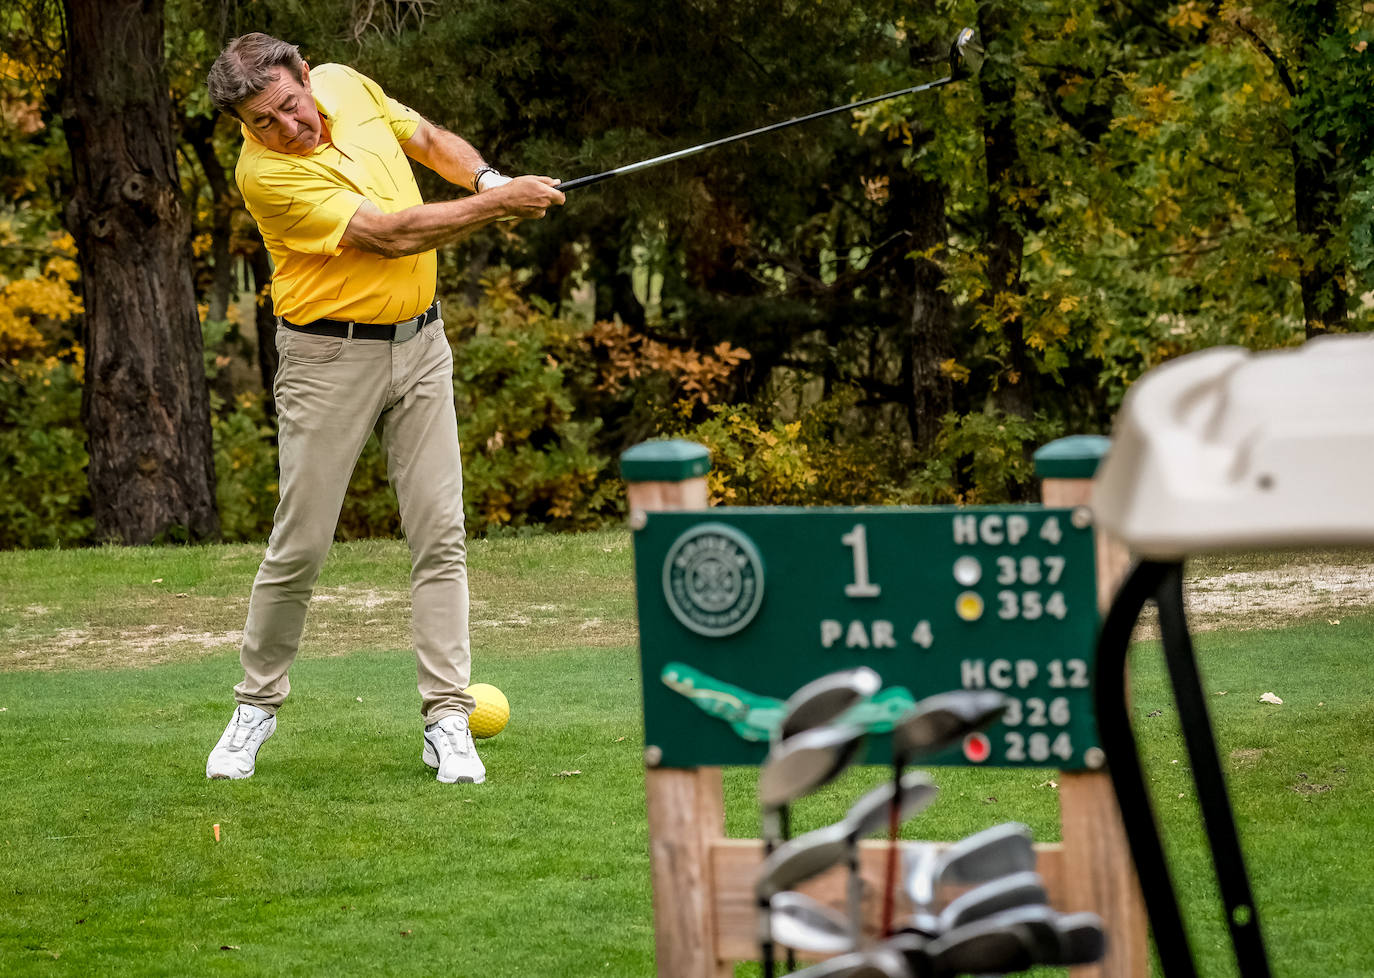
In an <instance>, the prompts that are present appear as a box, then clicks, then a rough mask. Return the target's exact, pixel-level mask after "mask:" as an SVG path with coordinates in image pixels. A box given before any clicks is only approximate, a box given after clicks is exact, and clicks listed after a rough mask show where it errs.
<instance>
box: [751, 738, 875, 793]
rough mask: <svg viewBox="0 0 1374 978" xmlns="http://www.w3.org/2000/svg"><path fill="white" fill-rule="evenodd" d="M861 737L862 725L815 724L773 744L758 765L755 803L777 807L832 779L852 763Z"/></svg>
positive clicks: (860, 745)
mask: <svg viewBox="0 0 1374 978" xmlns="http://www.w3.org/2000/svg"><path fill="white" fill-rule="evenodd" d="M864 737H865V732H864V729H863V728H862V727H855V726H848V725H845V726H832V727H817V728H815V729H814V730H803V731H802V732H801V733H799V734H796V735H795V736H792V737H788V738H787V739H786V740H783V741H779V742H778V743H776V744H774V745H773V747H772V749H771V750H770V751H769V752H768V756H767V757H766V758H764V761H763V765H762V766H761V767H760V768H759V804H760V805H761V806H762V807H763V808H764V809H773V808H781V807H782V806H783V805H789V804H791V803H792V802H794V801H796V800H797V799H798V798H800V797H802V796H803V795H805V794H807V793H808V792H811V791H814V790H816V789H817V788H819V787H821V786H822V785H824V784H828V783H830V782H831V781H833V780H835V778H837V777H839V776H840V774H841V773H843V772H844V770H845V768H847V767H849V765H850V764H853V763H854V761H855V759H856V758H857V757H858V755H859V751H860V750H861V748H862V747H863V745H864Z"/></svg>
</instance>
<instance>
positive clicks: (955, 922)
mask: <svg viewBox="0 0 1374 978" xmlns="http://www.w3.org/2000/svg"><path fill="white" fill-rule="evenodd" d="M1048 902H1049V894H1048V893H1047V892H1046V891H1045V881H1044V880H1042V879H1041V878H1040V874H1039V873H1034V872H1020V873H1012V874H1010V875H1008V876H999V877H997V878H996V879H992V880H988V881H987V882H986V883H981V884H979V885H978V886H975V887H974V888H973V889H971V890H969V891H967V892H965V893H961V894H960V895H959V896H958V897H956V898H955V899H953V900H951V901H950V902H949V904H948V905H946V906H945V908H944V909H943V910H941V911H940V913H939V914H938V915H937V914H931V913H918V914H914V915H913V916H912V917H911V918H910V922H909V926H910V927H912V928H913V929H915V930H917V931H920V932H921V933H924V934H925V935H926V936H928V937H938V936H939V935H940V934H944V933H947V932H949V931H952V930H956V929H957V928H959V927H962V926H963V925H964V924H970V923H972V922H973V921H975V920H982V919H983V918H985V917H991V916H992V915H993V914H998V913H1002V912H1003V911H1006V910H1014V909H1016V908H1017V907H1025V906H1043V905H1046V904H1047V903H1048Z"/></svg>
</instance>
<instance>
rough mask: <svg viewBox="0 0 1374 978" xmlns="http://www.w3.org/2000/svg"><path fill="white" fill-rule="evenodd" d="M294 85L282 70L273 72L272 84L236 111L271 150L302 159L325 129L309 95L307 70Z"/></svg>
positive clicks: (312, 148)
mask: <svg viewBox="0 0 1374 978" xmlns="http://www.w3.org/2000/svg"><path fill="white" fill-rule="evenodd" d="M301 74H302V76H303V77H302V81H300V82H297V81H296V79H295V78H294V77H293V76H292V74H291V72H289V71H287V70H286V69H285V68H277V69H274V71H273V75H272V81H271V83H270V84H269V85H268V86H267V87H266V88H265V89H263V90H262V91H261V92H260V93H258V94H257V95H254V96H253V97H252V98H247V99H244V100H243V101H242V102H240V103H239V104H238V105H237V106H235V109H236V110H237V111H238V114H239V118H240V119H242V120H243V122H244V124H245V125H246V126H248V129H249V131H250V132H252V133H253V134H254V135H255V136H257V138H258V139H259V140H260V141H261V142H262V144H263V145H264V146H266V147H267V148H268V149H270V150H275V151H276V152H278V153H292V154H295V155H297V156H305V155H307V154H309V153H311V152H313V151H314V149H315V147H316V146H318V145H319V144H320V140H321V139H323V138H324V125H323V124H322V123H321V121H320V112H319V110H318V109H317V108H316V107H315V99H314V97H313V96H312V95H311V94H310V69H309V67H306V68H303V69H302V70H301Z"/></svg>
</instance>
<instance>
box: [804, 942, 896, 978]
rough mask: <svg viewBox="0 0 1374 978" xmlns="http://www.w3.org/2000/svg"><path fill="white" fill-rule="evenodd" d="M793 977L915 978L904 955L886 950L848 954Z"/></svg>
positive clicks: (813, 966) (875, 949)
mask: <svg viewBox="0 0 1374 978" xmlns="http://www.w3.org/2000/svg"><path fill="white" fill-rule="evenodd" d="M795 976H796V978H915V974H914V973H913V972H912V970H911V966H910V965H908V964H907V961H906V956H905V955H903V954H902V953H900V952H899V951H897V950H895V949H893V948H889V947H875V948H870V949H869V950H867V951H852V952H850V953H849V954H842V955H840V956H839V957H835V958H831V959H830V960H829V961H822V962H821V963H820V964H813V965H812V966H811V967H809V968H803V969H802V970H801V971H798V972H795Z"/></svg>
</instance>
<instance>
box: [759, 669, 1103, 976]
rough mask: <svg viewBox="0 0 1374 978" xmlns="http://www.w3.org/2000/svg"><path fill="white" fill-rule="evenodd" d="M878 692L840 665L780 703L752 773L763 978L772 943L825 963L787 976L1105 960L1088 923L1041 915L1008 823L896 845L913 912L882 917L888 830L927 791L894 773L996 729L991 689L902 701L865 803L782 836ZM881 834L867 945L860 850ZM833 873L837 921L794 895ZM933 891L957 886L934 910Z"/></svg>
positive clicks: (858, 739) (980, 969)
mask: <svg viewBox="0 0 1374 978" xmlns="http://www.w3.org/2000/svg"><path fill="white" fill-rule="evenodd" d="M881 686H882V679H881V677H880V676H878V674H877V673H876V672H874V671H873V670H872V669H868V668H865V667H861V668H857V669H849V670H844V671H842V672H836V673H832V674H830V675H827V676H823V677H821V678H820V679H817V680H814V681H813V682H810V683H807V684H806V685H805V686H803V687H802V688H801V689H799V690H797V691H796V692H795V693H794V694H793V695H792V696H790V697H789V698H788V700H787V702H786V703H785V704H784V705H783V709H782V717H781V720H780V722H779V724H778V726H777V729H776V730H775V731H774V734H773V737H772V742H771V744H770V750H769V753H768V756H767V758H766V759H765V760H764V763H763V765H762V767H761V768H760V769H759V788H758V790H759V804H760V809H761V813H762V817H763V835H764V849H765V853H766V855H765V857H764V861H763V864H762V865H761V867H760V869H759V873H758V876H757V878H756V880H755V898H756V903H757V909H758V924H759V950H760V959H761V963H762V967H763V974H764V978H771V976H772V975H773V974H774V969H775V967H776V956H775V955H776V949H777V947H778V946H782V947H785V948H787V949H788V952H789V964H790V960H791V958H790V955H791V954H792V953H794V952H796V951H801V952H804V953H808V954H811V955H818V954H820V955H834V956H833V957H830V958H829V959H828V960H826V961H823V962H821V963H819V964H816V965H813V966H811V967H809V968H806V969H804V970H803V971H799V972H796V975H797V976H798V978H802V976H806V978H822V976H829V978H865V976H882V978H888V976H890V978H943V976H953V975H959V974H1006V973H1008V972H1013V971H1022V970H1025V969H1026V968H1030V967H1032V966H1034V965H1038V964H1049V965H1070V964H1086V963H1090V962H1092V961H1096V960H1098V959H1099V958H1100V957H1101V956H1102V954H1103V952H1104V950H1105V938H1104V935H1103V932H1102V923H1101V920H1100V919H1099V918H1098V917H1097V916H1096V915H1095V914H1090V913H1079V914H1062V913H1058V912H1057V911H1055V910H1053V909H1051V908H1050V907H1049V906H1048V895H1047V894H1046V892H1045V887H1044V882H1043V881H1042V880H1041V878H1040V876H1039V874H1037V873H1036V872H1035V849H1034V847H1033V845H1032V842H1031V836H1030V830H1029V829H1027V828H1026V827H1025V826H1024V825H1020V824H1017V823H1006V824H1004V825H997V826H994V827H992V828H990V829H987V830H985V831H983V832H979V833H976V834H974V835H972V836H969V837H968V838H966V839H963V840H961V841H959V842H956V843H954V844H952V845H950V846H938V845H934V844H927V845H923V846H918V847H914V848H908V850H907V853H906V856H905V857H904V862H905V865H904V869H903V872H902V874H901V875H902V881H901V885H902V888H903V890H904V892H905V895H906V897H907V899H908V901H909V902H910V903H911V904H912V906H913V907H915V912H914V913H912V914H911V915H910V916H908V917H907V918H905V919H903V920H894V919H893V912H894V911H893V908H894V906H895V890H896V887H897V885H898V881H897V879H896V876H897V871H896V867H897V851H898V850H897V847H896V843H895V839H896V834H897V831H898V829H899V827H900V825H901V824H902V823H903V822H905V821H906V820H907V819H909V818H911V817H912V816H914V815H916V814H918V813H920V812H921V811H923V810H924V809H925V808H926V807H928V806H929V805H930V804H931V803H932V802H934V800H935V798H936V796H937V794H938V789H937V788H936V786H935V785H934V784H932V783H931V781H930V779H929V777H927V776H926V775H925V774H924V773H923V772H920V771H906V770H905V768H906V766H907V765H908V764H909V763H911V762H913V761H916V760H920V759H922V758H928V757H932V756H934V755H936V754H938V753H941V752H943V751H945V750H947V749H948V748H950V747H953V746H956V745H958V744H959V743H961V742H962V741H963V739H964V738H965V737H967V736H969V735H970V734H972V733H975V732H978V731H981V730H983V729H985V728H987V727H989V726H991V725H992V724H994V723H996V722H997V721H998V720H999V719H1001V717H1002V714H1003V712H1004V711H1005V709H1006V707H1007V704H1008V702H1009V701H1008V700H1007V698H1006V697H1005V696H1003V695H1002V694H1001V693H997V692H990V691H984V690H957V691H953V692H949V693H941V694H937V695H935V696H931V697H928V698H926V699H924V700H922V701H921V702H919V703H917V704H915V706H913V707H912V709H911V710H909V711H908V712H907V713H906V714H905V715H904V716H903V717H902V718H901V719H900V720H899V721H898V722H897V723H896V725H895V726H894V728H893V731H892V756H893V763H892V770H893V777H892V779H891V780H890V781H887V782H884V783H883V784H880V785H879V786H878V787H876V788H874V789H872V790H870V791H868V792H867V793H865V794H864V795H863V796H862V797H860V798H859V799H858V800H857V801H856V802H854V803H853V805H851V806H850V808H849V811H848V812H847V813H846V814H845V816H844V817H843V818H842V819H840V820H839V821H838V822H836V823H834V824H833V825H827V826H825V827H823V828H820V829H816V830H814V831H811V832H807V833H805V834H804V835H800V836H798V837H796V838H795V839H789V838H788V834H789V833H788V821H789V819H788V810H789V806H790V805H791V804H792V803H793V802H795V801H797V800H798V799H800V798H801V797H803V796H805V795H807V794H809V793H811V792H812V791H815V790H816V789H818V788H820V787H822V786H823V785H826V784H828V783H830V782H831V781H833V780H835V779H836V778H837V777H839V776H840V775H841V774H842V773H843V772H844V771H845V770H846V769H847V768H848V767H849V766H850V765H852V764H853V763H855V762H856V761H857V760H858V759H859V757H860V755H861V753H862V750H863V746H864V742H865V738H866V735H867V730H866V729H865V728H864V727H862V726H860V725H858V724H853V723H848V722H846V719H845V715H846V714H847V713H848V712H849V710H850V709H851V708H852V707H854V706H856V705H858V704H859V703H861V702H863V701H864V700H866V699H868V698H870V697H872V696H873V695H875V694H876V693H877V692H878V691H879V689H880V688H881ZM885 827H886V828H887V829H888V831H889V841H890V842H891V845H890V846H889V849H888V867H887V882H886V886H885V888H884V893H883V922H882V937H881V938H880V939H869V938H867V937H866V935H865V933H864V928H863V926H862V921H863V879H862V876H861V875H860V868H859V842H860V840H862V839H864V838H866V837H867V836H870V835H874V834H876V833H878V832H880V831H882V830H883V828H885ZM841 863H843V864H844V865H845V866H846V868H847V872H848V882H847V889H846V905H847V906H846V912H841V911H839V910H837V909H835V908H834V907H832V906H830V905H828V904H824V903H821V902H820V901H818V900H816V899H814V898H812V897H810V896H808V895H807V894H804V893H800V892H797V891H796V890H795V889H794V887H796V886H798V885H800V884H802V883H804V882H805V881H806V880H809V879H811V878H812V877H814V876H817V875H819V874H820V873H823V872H825V871H826V870H828V869H830V868H832V867H834V866H836V865H840V864H841ZM946 887H966V888H968V889H966V890H965V891H964V892H963V893H961V894H960V895H959V896H957V897H956V898H954V899H953V900H950V901H949V902H948V903H945V904H944V905H940V903H939V902H938V899H937V897H938V896H939V895H940V894H941V893H942V892H944V890H945V888H946Z"/></svg>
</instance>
